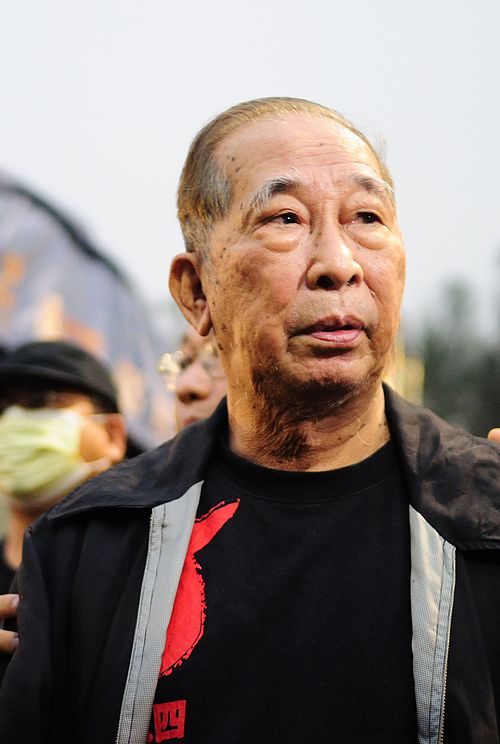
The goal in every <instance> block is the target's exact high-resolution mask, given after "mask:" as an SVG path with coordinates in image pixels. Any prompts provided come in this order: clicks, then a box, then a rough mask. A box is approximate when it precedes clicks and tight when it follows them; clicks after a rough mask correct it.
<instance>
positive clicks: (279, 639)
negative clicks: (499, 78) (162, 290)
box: [0, 99, 500, 744]
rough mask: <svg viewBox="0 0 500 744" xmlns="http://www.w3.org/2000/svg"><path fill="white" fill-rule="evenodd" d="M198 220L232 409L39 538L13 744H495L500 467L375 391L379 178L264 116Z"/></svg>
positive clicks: (201, 203)
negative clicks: (179, 743)
mask: <svg viewBox="0 0 500 744" xmlns="http://www.w3.org/2000/svg"><path fill="white" fill-rule="evenodd" d="M179 216H180V219H181V224H182V228H183V232H184V237H185V241H186V247H187V252H186V253H184V254H181V255H180V256H177V257H176V258H175V259H174V261H173V264H172V271H171V289H172V292H173V294H174V296H175V298H176V300H177V302H178V304H179V306H180V307H181V309H182V310H183V312H184V314H185V315H186V317H187V318H188V320H189V321H190V322H191V324H192V325H193V327H194V328H195V329H196V330H197V331H198V332H199V333H200V334H202V335H207V334H208V333H210V331H211V330H213V332H214V334H215V338H216V341H217V345H218V349H219V353H220V358H221V360H222V363H223V365H224V369H225V372H226V376H227V381H228V394H227V408H226V406H225V404H221V405H220V406H219V407H218V409H217V411H216V413H215V414H214V416H212V417H211V418H210V419H208V421H206V422H199V423H196V424H193V425H192V426H189V427H187V428H186V429H185V430H184V431H183V432H181V433H180V434H179V435H178V436H177V437H176V439H174V440H173V441H172V442H170V443H167V444H166V445H163V446H162V447H161V448H159V449H158V450H156V451H154V452H151V453H147V454H145V455H143V456H141V457H140V458H138V459H136V460H135V461H133V462H130V463H125V464H123V465H120V466H118V467H117V468H114V469H112V470H111V471H109V472H108V473H107V474H105V475H103V476H100V477H99V478H97V479H94V480H93V481H92V482H91V483H90V484H87V485H86V486H84V487H83V488H82V489H80V490H79V491H77V492H76V493H75V494H73V495H72V496H71V497H69V498H68V499H66V500H65V501H64V502H63V503H61V504H59V505H58V506H56V507H55V508H54V509H53V510H52V511H51V512H50V513H49V514H48V515H46V516H45V517H43V518H42V519H41V520H40V521H39V522H38V523H37V525H36V526H35V527H34V528H33V529H32V530H31V532H30V533H29V535H28V536H27V538H26V542H25V547H24V558H23V566H22V568H21V575H20V582H21V588H22V601H21V603H20V606H19V621H20V644H19V649H18V651H17V653H16V655H15V657H14V659H13V661H12V663H11V665H10V668H9V670H8V672H7V675H6V678H5V682H4V686H3V688H2V693H1V696H0V697H1V700H0V711H1V712H0V736H1V737H2V740H5V741H9V742H14V743H15V742H21V741H22V742H24V741H30V742H51V744H57V743H58V742H67V741H68V740H71V741H72V742H93V744H95V743H96V742H102V743H104V742H111V741H117V742H146V741H147V742H162V741H167V740H170V739H172V740H180V741H184V742H186V743H187V742H189V743H190V744H192V743H193V742H196V743H201V742H203V744H212V743H213V742H218V743H219V742H238V743H239V744H242V743H246V742H248V743H250V742H251V743H252V744H256V743H260V742H287V744H290V743H292V744H295V743H297V744H298V742H314V743H315V744H318V743H321V742H325V744H326V742H329V743H330V742H332V741H334V742H336V744H347V743H348V744H357V743H359V744H361V742H362V743H363V744H376V743H377V744H381V743H382V742H383V743H384V744H387V742H397V744H409V743H410V742H412V743H413V744H415V743H416V742H417V741H418V742H420V744H423V743H426V744H431V743H437V742H439V741H442V740H443V738H444V741H445V742H447V744H452V743H453V742H455V743H458V742H459V743H460V744H479V743H480V744H494V743H495V744H498V743H499V741H500V739H499V735H498V723H497V715H496V710H497V704H498V702H499V695H500V664H499V661H500V659H499V652H500V643H499V641H498V638H499V634H498V627H499V622H500V599H499V597H500V592H499V590H498V589H499V582H500V553H499V552H498V547H499V546H500V514H499V506H500V502H499V498H498V496H499V494H498V475H499V472H500V467H499V466H500V458H499V454H500V452H499V448H498V445H495V444H493V443H489V442H487V441H486V440H480V439H476V438H474V437H472V436H470V435H468V434H465V433H464V432H461V431H458V430H456V429H453V428H451V427H450V426H448V425H447V424H445V423H444V422H442V421H440V420H439V419H437V418H436V417H435V416H433V415H432V414H431V413H430V412H428V411H426V410H424V409H420V408H416V407H414V406H412V405H410V404H408V403H406V402H405V401H403V400H401V399H400V398H398V397H397V396H396V395H395V394H394V393H392V392H391V391H390V390H389V389H387V388H384V387H383V385H382V375H383V373H384V368H385V366H386V363H387V361H388V358H389V355H390V351H391V347H392V344H393V341H394V336H395V333H396V329H397V326H398V321H399V310H400V301H401V294H402V290H403V280H404V250H403V245H402V240H401V235H400V231H399V227H398V223H397V218H396V211H395V202H394V193H393V187H392V182H391V178H390V175H389V173H388V171H387V168H386V167H385V165H384V163H383V162H382V161H381V159H380V158H379V157H378V156H377V154H376V152H375V151H374V149H373V148H372V146H371V145H370V143H369V142H368V141H367V140H366V138H365V137H364V136H363V135H362V134H361V133H360V132H358V131H357V130H356V129H355V127H354V126H353V125H352V124H350V123H349V122H348V121H346V120H345V119H343V118H342V117H341V116H340V115H339V114H337V113H336V112H334V111H331V110H330V109H327V108H324V107H322V106H319V105H317V104H313V103H310V102H307V101H302V100H296V99H263V100H259V101H251V102H248V103H245V104H241V105H239V106H236V107H234V108H233V109H230V110H229V111H227V112H225V113H223V114H222V115H220V116H219V117H217V118H216V119H215V120H214V121H213V122H211V123H209V124H208V125H207V126H206V127H205V128H204V129H203V130H202V131H201V132H200V134H199V135H198V136H197V138H196V139H195V141H194V143H193V145H192V148H191V150H190V153H189V155H188V158H187V162H186V165H185V168H184V172H183V175H182V178H181V183H180V189H179ZM103 567H104V570H103ZM25 628H27V631H26V633H25V632H24V629H25ZM445 698H446V705H445Z"/></svg>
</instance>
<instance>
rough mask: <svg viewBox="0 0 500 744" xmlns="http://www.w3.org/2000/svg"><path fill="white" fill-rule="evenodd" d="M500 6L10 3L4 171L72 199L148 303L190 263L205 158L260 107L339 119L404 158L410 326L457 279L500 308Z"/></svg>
mask: <svg viewBox="0 0 500 744" xmlns="http://www.w3.org/2000/svg"><path fill="white" fill-rule="evenodd" d="M499 28H500V3H499V2H498V0H476V1H475V2H473V3H472V2H470V3H466V2H464V1H463V0H420V2H418V3H410V2H405V1H404V0H377V2H374V1H373V0H357V1H356V0H345V1H344V2H337V1H336V0H287V1H286V2H284V1H282V0H278V1H277V2H274V1H273V0H254V1H253V2H251V3H238V2H236V1H235V0H211V2H191V3H187V2H186V3H174V2H172V1H171V0H141V1H140V2H139V0H136V1H133V0H85V2H83V1H81V2H72V1H71V0H0V83H1V88H0V90H1V96H0V168H3V169H5V170H7V171H9V172H11V173H12V174H13V175H17V176H19V177H21V178H22V179H23V180H24V181H26V182H28V184H31V185H32V186H33V187H34V188H35V189H38V190H39V191H41V192H42V193H43V194H45V195H46V196H47V197H49V198H52V199H55V200H56V201H58V202H59V203H60V204H61V205H62V206H64V207H66V208H67V209H69V210H70V212H72V213H73V214H75V215H77V216H78V217H79V218H80V220H81V222H82V223H84V224H85V225H86V226H87V228H89V229H90V231H91V232H92V233H93V235H94V236H95V237H96V238H97V240H98V243H99V245H100V246H101V247H103V248H105V249H106V250H107V252H108V253H109V255H110V256H112V257H114V258H115V259H116V261H117V262H118V263H119V264H120V265H121V266H122V267H123V268H124V269H125V271H126V272H127V273H128V274H129V275H130V276H131V278H132V280H133V281H134V282H135V284H136V285H137V286H138V288H139V289H140V290H141V291H142V293H143V294H144V296H145V297H146V299H147V300H148V301H155V302H156V301H158V300H160V299H161V298H162V297H164V296H166V294H167V292H168V288H167V276H168V266H169V261H170V258H171V257H172V256H173V255H174V254H175V253H176V252H178V251H179V250H180V249H181V247H182V244H181V238H180V232H179V229H178V227H177V223H176V219H175V191H176V185H177V178H178V175H179V172H180V168H181V165H182V161H183V159H184V157H185V154H186V151H187V148H188V145H189V142H190V140H191V138H192V136H193V135H194V134H195V132H196V131H197V130H198V129H199V128H200V127H201V126H202V125H203V124H204V123H205V122H206V121H207V120H208V119H209V118H211V117H212V116H213V115H214V114H216V113H218V112H219V111H221V110H223V109H225V108H227V107H228V106H230V105H232V104H234V103H236V102H238V101H241V100H245V99H248V98H254V97H261V96H267V95H292V96H300V97H304V98H310V99H313V100H317V101H319V102H321V103H323V104H326V105H329V106H332V107H334V108H337V109H338V110H340V111H341V112H342V113H344V114H345V115H347V116H348V117H350V118H352V119H353V120H354V121H355V122H356V123H357V124H358V125H359V126H361V128H362V129H364V131H366V132H367V133H368V134H369V135H371V136H372V137H373V136H374V137H375V138H380V137H383V138H384V139H385V140H386V142H387V159H388V163H389V165H390V167H391V169H392V171H393V174H394V177H395V181H396V188H397V196H398V202H399V211H400V221H401V224H402V227H403V231H404V234H405V237H406V245H407V249H408V271H409V277H408V285H407V294H406V300H405V315H406V317H407V318H409V320H410V321H411V322H412V323H416V322H417V321H418V319H419V318H420V317H421V316H422V314H429V315H431V314H436V313H437V312H438V309H439V293H438V291H437V288H438V287H439V286H440V285H441V284H442V283H443V282H444V281H446V280H448V279H450V278H452V277H462V278H465V279H467V280H469V281H470V282H471V283H473V284H474V286H475V287H476V288H477V290H478V298H480V300H481V308H482V316H481V317H482V322H483V324H484V323H486V324H487V313H488V312H492V311H493V309H494V303H495V302H496V301H497V299H498V289H497V286H496V280H498V276H499V272H498V271H496V265H495V255H496V254H497V253H498V252H499V251H500V205H499V201H500V199H499V197H500V182H499V178H498V174H499V173H500V94H499V88H500V84H499V76H500V64H499V63H500V44H499V42H498V30H499Z"/></svg>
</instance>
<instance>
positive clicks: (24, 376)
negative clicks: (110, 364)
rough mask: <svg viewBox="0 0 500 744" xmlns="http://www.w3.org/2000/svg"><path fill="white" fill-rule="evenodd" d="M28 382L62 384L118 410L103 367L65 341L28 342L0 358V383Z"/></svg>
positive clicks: (74, 345) (108, 373) (99, 362)
mask: <svg viewBox="0 0 500 744" xmlns="http://www.w3.org/2000/svg"><path fill="white" fill-rule="evenodd" d="M29 379H31V380H46V381H47V382H48V383H50V382H60V383H64V384H66V385H68V386H71V387H74V389H75V390H77V391H79V392H82V393H87V394H88V395H97V396H99V397H100V398H101V399H102V400H103V401H106V403H108V404H109V405H110V407H111V410H113V411H119V408H118V394H117V390H116V387H115V384H114V382H113V379H112V377H111V372H110V371H109V370H108V368H107V367H106V365H105V364H103V363H102V362H101V361H99V360H98V359H97V358H96V357H95V356H93V355H92V354H89V352H88V351H85V349H82V348H81V347H80V346H77V345H76V344H72V343H69V342H68V341H32V342H30V343H28V344H23V345H22V346H18V347H17V348H16V349H13V350H11V351H9V352H7V354H6V355H5V356H4V357H2V358H1V359H0V384H1V383H6V382H17V381H19V380H29Z"/></svg>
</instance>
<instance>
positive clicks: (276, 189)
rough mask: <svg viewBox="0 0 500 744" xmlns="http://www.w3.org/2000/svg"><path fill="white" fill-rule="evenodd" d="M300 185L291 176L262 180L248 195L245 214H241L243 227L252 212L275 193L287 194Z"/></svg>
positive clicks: (246, 224)
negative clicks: (249, 195)
mask: <svg viewBox="0 0 500 744" xmlns="http://www.w3.org/2000/svg"><path fill="white" fill-rule="evenodd" d="M299 186H300V184H299V182H298V181H297V180H296V179H295V178H292V176H277V177H276V178H270V179H269V180H267V181H264V183H263V184H261V185H260V186H259V187H258V188H257V189H256V190H255V191H254V193H253V194H252V196H251V197H250V199H249V201H248V204H247V207H246V209H245V214H244V215H243V227H246V226H248V223H249V221H250V218H251V216H252V214H255V213H256V212H259V211H260V210H261V209H263V208H264V207H265V206H266V204H267V203H268V202H269V201H270V200H271V199H272V198H273V196H275V195H276V194H288V193H290V192H292V191H295V190H296V189H298V188H299Z"/></svg>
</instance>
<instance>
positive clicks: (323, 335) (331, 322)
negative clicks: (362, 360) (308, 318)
mask: <svg viewBox="0 0 500 744" xmlns="http://www.w3.org/2000/svg"><path fill="white" fill-rule="evenodd" d="M363 332H364V324H363V323H362V322H361V321H360V320H359V319H358V318H351V317H348V318H326V319H322V320H319V321H317V322H316V323H313V324H312V325H310V326H307V327H306V328H304V329H303V330H302V331H301V332H300V334H299V335H301V336H312V338H316V339H318V341H325V342H326V343H330V344H348V345H350V344H352V343H354V342H355V341H357V339H358V338H359V337H360V336H361V334H362V333H363Z"/></svg>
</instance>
